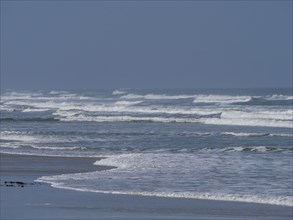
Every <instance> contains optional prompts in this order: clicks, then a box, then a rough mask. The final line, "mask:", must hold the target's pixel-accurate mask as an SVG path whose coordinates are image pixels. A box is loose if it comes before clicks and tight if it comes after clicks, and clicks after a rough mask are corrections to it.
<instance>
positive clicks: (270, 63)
mask: <svg viewBox="0 0 293 220" xmlns="http://www.w3.org/2000/svg"><path fill="white" fill-rule="evenodd" d="M291 86H292V1H280V0H276V1H246V2H245V1H234V2H233V1H207V2H204V1H193V2H192V1H183V2H182V1H157V2H156V1H150V2H148V1H139V2H135V1H111V2H106V1H73V2H70V1H59V2H58V1H1V88H2V89H80V88H88V89H101V88H204V87H208V88H215V87H217V88H221V87H233V88H235V87H291Z"/></svg>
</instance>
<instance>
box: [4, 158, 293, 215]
mask: <svg viewBox="0 0 293 220" xmlns="http://www.w3.org/2000/svg"><path fill="white" fill-rule="evenodd" d="M0 158H1V160H0V162H1V197H0V198H1V210H0V211H1V215H0V217H1V219H97V218H103V219H170V218H172V219H258V220H262V219H275V220H278V219H280V220H281V219H284V220H285V219H288V220H289V219H292V216H293V213H292V211H293V210H292V207H289V206H279V205H269V204H259V203H248V202H232V201H231V202H230V201H218V200H205V199H186V198H165V197H156V196H139V195H122V194H108V193H91V192H81V191H75V190H67V189H60V188H53V187H51V186H50V185H49V184H46V183H38V184H37V182H35V180H36V179H37V178H39V177H41V176H49V175H58V174H67V173H79V172H91V171H102V170H107V169H111V168H113V167H108V166H100V165H99V166H97V165H94V162H96V161H97V160H99V159H102V158H98V157H97V158H91V157H51V156H30V155H15V154H3V153H1V154H0ZM20 182H22V183H25V184H24V185H21V184H20V185H17V184H16V183H20ZM6 183H8V184H10V185H14V186H7V184H6ZM11 183H13V184H11ZM32 183H35V184H32ZM16 210H17V211H16Z"/></svg>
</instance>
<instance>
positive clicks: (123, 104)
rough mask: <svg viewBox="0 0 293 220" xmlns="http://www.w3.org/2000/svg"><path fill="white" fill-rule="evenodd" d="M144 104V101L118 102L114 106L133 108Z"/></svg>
mask: <svg viewBox="0 0 293 220" xmlns="http://www.w3.org/2000/svg"><path fill="white" fill-rule="evenodd" d="M140 103H142V101H117V102H115V104H114V105H121V106H131V105H137V104H140Z"/></svg>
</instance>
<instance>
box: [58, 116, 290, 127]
mask: <svg viewBox="0 0 293 220" xmlns="http://www.w3.org/2000/svg"><path fill="white" fill-rule="evenodd" d="M66 115H67V116H66V117H65V118H60V120H61V121H92V122H148V123H151V122H156V123H197V124H207V125H230V126H260V127H284V128H292V127H293V124H292V123H293V122H292V121H281V120H274V119H249V118H217V117H215V115H206V116H202V117H197V118H182V117H181V118H180V117H137V116H122V115H121V116H89V115H83V114H79V115H75V114H72V115H68V114H66Z"/></svg>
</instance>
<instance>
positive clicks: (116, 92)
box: [112, 89, 127, 95]
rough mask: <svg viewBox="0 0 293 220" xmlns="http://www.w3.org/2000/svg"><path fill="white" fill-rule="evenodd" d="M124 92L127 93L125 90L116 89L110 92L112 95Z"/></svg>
mask: <svg viewBox="0 0 293 220" xmlns="http://www.w3.org/2000/svg"><path fill="white" fill-rule="evenodd" d="M126 93H127V92H126V91H123V90H118V89H116V90H114V91H113V92H112V95H123V94H126Z"/></svg>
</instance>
